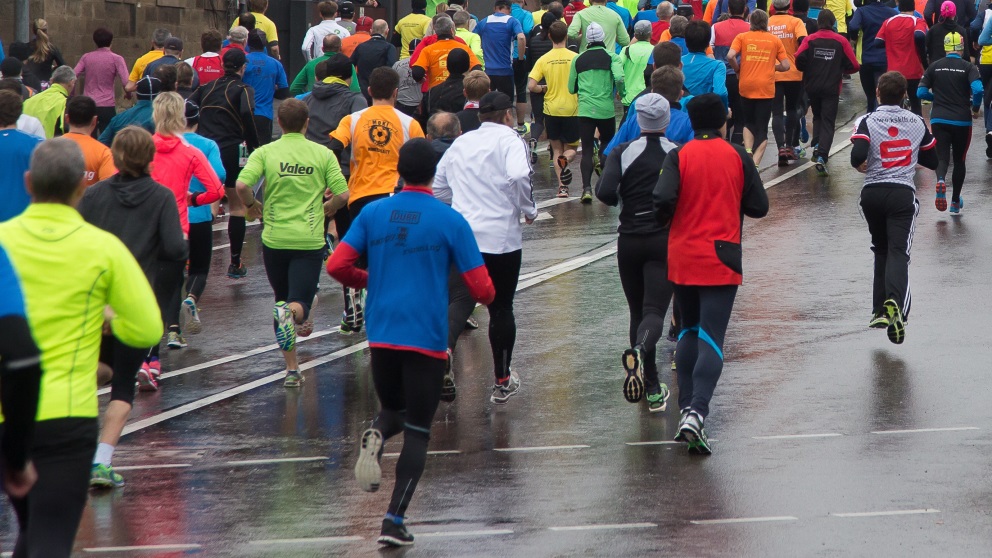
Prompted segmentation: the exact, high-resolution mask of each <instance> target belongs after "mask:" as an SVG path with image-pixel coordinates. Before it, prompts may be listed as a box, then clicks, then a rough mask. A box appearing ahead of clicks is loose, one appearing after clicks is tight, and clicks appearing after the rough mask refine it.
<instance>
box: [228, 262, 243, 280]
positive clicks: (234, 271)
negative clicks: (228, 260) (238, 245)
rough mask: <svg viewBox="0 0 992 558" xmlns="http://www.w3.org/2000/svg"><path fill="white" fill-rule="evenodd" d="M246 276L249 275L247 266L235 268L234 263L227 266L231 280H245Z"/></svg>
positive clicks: (241, 265)
mask: <svg viewBox="0 0 992 558" xmlns="http://www.w3.org/2000/svg"><path fill="white" fill-rule="evenodd" d="M246 275H248V268H247V267H245V264H240V265H238V266H235V265H234V264H233V263H232V264H231V265H229V266H227V276H228V277H230V278H231V279H243V278H244V277H245V276H246Z"/></svg>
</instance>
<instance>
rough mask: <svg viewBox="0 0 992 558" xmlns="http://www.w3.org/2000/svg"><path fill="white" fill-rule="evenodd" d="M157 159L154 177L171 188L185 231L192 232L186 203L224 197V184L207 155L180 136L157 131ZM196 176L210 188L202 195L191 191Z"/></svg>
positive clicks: (194, 203)
mask: <svg viewBox="0 0 992 558" xmlns="http://www.w3.org/2000/svg"><path fill="white" fill-rule="evenodd" d="M152 139H154V140H155V159H154V160H153V161H152V179H153V180H154V181H155V182H158V183H159V184H162V185H163V186H165V187H167V188H168V189H170V190H172V194H173V195H174V196H175V197H176V207H177V208H178V209H179V223H180V224H181V225H182V227H183V232H184V233H189V216H188V215H187V211H186V208H187V204H188V203H189V202H190V201H192V202H193V205H206V204H208V203H213V202H215V201H217V200H219V199H220V198H221V197H223V196H224V185H223V184H221V182H220V178H218V177H217V173H216V172H214V169H213V168H212V167H211V166H210V162H209V161H207V158H206V156H205V155H204V154H203V153H202V152H201V151H200V150H199V149H197V148H195V147H193V146H192V145H190V144H188V143H186V140H185V139H183V138H182V137H181V136H163V135H161V134H158V133H156V134H155V135H154V136H152ZM194 176H195V177H196V178H197V179H198V180H199V181H200V182H202V183H203V186H204V187H205V188H206V189H207V191H206V192H202V193H200V194H190V193H189V181H190V180H191V179H192V178H193V177H194Z"/></svg>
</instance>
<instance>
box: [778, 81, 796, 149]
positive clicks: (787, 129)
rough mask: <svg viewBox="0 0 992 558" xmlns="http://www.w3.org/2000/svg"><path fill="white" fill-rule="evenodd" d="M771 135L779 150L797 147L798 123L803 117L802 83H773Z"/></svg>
mask: <svg viewBox="0 0 992 558" xmlns="http://www.w3.org/2000/svg"><path fill="white" fill-rule="evenodd" d="M774 103H775V106H774V108H773V109H772V133H773V134H775V143H776V144H777V145H778V147H779V148H782V147H796V146H797V145H799V121H800V119H801V118H802V116H803V82H801V81H779V82H776V83H775V100H774Z"/></svg>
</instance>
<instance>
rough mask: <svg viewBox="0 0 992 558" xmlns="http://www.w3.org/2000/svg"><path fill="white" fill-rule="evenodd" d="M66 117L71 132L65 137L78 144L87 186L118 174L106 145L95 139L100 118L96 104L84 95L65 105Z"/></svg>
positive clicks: (70, 100) (72, 99)
mask: <svg viewBox="0 0 992 558" xmlns="http://www.w3.org/2000/svg"><path fill="white" fill-rule="evenodd" d="M65 116H66V120H68V122H69V132H68V133H66V134H65V137H67V138H69V139H71V140H72V141H74V142H76V145H78V146H79V148H80V149H81V150H82V151H83V159H85V160H86V177H85V181H86V186H92V185H94V184H96V183H97V182H100V181H101V180H106V179H108V178H110V177H111V176H113V175H115V174H117V168H116V167H114V156H113V155H111V153H110V150H109V149H107V146H106V145H103V144H102V143H100V142H98V141H96V140H95V139H93V130H96V127H97V122H98V120H99V119H98V116H97V107H96V102H94V101H93V99H90V98H89V97H84V96H82V95H80V96H78V97H73V98H71V99H69V102H68V103H66V105H65Z"/></svg>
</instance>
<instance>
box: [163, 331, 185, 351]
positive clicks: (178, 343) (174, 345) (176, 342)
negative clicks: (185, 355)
mask: <svg viewBox="0 0 992 558" xmlns="http://www.w3.org/2000/svg"><path fill="white" fill-rule="evenodd" d="M167 345H168V347H169V348H170V349H185V348H186V347H188V346H189V345H187V344H186V338H184V337H183V335H182V334H181V333H179V332H178V331H170V332H169V340H168V341H167Z"/></svg>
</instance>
